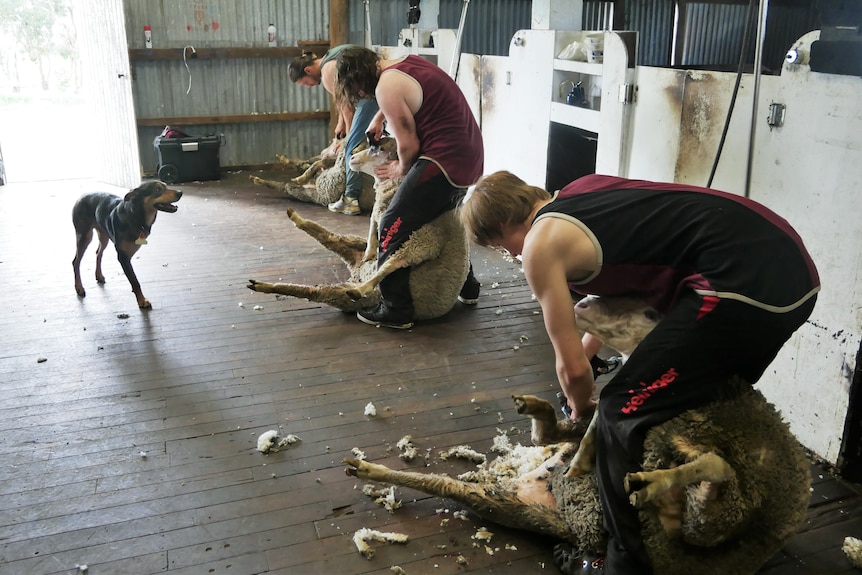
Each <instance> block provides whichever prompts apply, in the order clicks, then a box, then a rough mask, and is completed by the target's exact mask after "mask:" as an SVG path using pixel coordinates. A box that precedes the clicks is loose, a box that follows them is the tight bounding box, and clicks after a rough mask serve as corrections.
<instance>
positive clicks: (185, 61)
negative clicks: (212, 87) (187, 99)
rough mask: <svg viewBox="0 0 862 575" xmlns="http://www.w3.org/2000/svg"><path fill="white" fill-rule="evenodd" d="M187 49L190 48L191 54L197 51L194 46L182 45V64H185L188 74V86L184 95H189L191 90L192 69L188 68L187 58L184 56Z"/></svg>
mask: <svg viewBox="0 0 862 575" xmlns="http://www.w3.org/2000/svg"><path fill="white" fill-rule="evenodd" d="M189 50H191V51H192V54H197V51H196V50H195V47H194V46H186V47H184V48H183V64H185V65H186V72H187V73H188V75H189V87H188V89H187V90H186V96H188V95H189V92H191V91H192V71H191V70H190V69H189V61H188V59H187V58H186V53H187V52H188V51H189Z"/></svg>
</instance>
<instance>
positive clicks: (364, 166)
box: [350, 138, 398, 176]
mask: <svg viewBox="0 0 862 575" xmlns="http://www.w3.org/2000/svg"><path fill="white" fill-rule="evenodd" d="M397 159H398V146H397V145H396V143H395V138H380V140H379V142H377V145H375V146H371V147H368V148H366V149H361V148H359V147H357V148H356V150H355V151H354V152H353V154H352V155H351V156H350V169H351V170H353V171H354V172H362V173H364V174H368V175H369V176H373V175H374V167H375V166H379V165H380V164H382V163H384V162H391V161H393V160H397Z"/></svg>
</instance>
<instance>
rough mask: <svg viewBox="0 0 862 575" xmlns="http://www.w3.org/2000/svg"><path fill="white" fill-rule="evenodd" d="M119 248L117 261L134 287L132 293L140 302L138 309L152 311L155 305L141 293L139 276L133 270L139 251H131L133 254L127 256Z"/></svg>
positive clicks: (118, 247)
mask: <svg viewBox="0 0 862 575" xmlns="http://www.w3.org/2000/svg"><path fill="white" fill-rule="evenodd" d="M116 247H117V259H118V260H119V261H120V266H121V267H122V268H123V273H125V274H126V279H128V280H129V283H130V284H131V285H132V291H133V292H134V294H135V297H136V298H137V300H138V307H139V308H141V309H152V307H153V305H152V304H151V303H150V302H149V301H147V298H145V297H144V294H143V293H142V292H141V284H140V282H139V281H138V276H136V275H135V270H134V269H133V268H132V256H133V255H135V252H136V251H137V250H131V252H132V253H131V254H127V253H126V252H125V251H123V250H122V249H121V248H120V246H116Z"/></svg>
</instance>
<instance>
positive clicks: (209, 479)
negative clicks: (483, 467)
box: [0, 0, 862, 575]
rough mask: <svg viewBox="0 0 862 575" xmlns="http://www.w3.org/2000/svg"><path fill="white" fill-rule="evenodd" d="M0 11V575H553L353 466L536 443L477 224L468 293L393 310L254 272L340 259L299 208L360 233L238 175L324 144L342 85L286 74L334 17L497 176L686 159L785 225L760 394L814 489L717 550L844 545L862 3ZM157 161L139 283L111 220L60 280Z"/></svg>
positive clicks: (850, 512) (849, 514) (547, 378)
mask: <svg viewBox="0 0 862 575" xmlns="http://www.w3.org/2000/svg"><path fill="white" fill-rule="evenodd" d="M0 30H2V31H3V34H2V36H3V38H4V40H2V41H0V65H2V66H3V74H2V75H3V76H4V78H5V79H4V80H2V81H0V198H2V201H0V217H2V219H0V245H2V246H3V248H4V249H3V252H2V253H3V255H2V256H0V281H2V288H3V289H2V290H0V302H2V307H3V309H4V312H3V315H2V320H0V325H2V330H3V336H4V339H5V340H6V344H5V345H4V351H3V352H0V373H2V389H3V393H2V395H0V414H2V417H0V422H2V423H0V425H2V426H3V432H2V433H0V478H2V481H0V575H53V574H65V573H88V574H91V575H104V574H111V575H119V574H123V575H126V574H129V575H131V574H134V575H137V574H140V575H148V574H155V573H171V574H175V575H186V574H188V575H192V574H195V575H197V574H207V573H214V574H229V575H257V574H264V573H266V574H278V575H287V574H291V575H294V574H297V575H304V574H315V575H323V574H326V575H331V574H344V575H352V574H360V573H378V574H383V573H407V574H410V575H418V574H428V573H435V574H437V573H439V574H441V575H442V574H449V573H451V574H460V573H465V574H466V573H499V574H513V573H557V572H558V569H557V568H556V567H555V566H554V561H553V548H554V544H555V543H556V541H555V540H554V539H553V538H550V537H548V536H543V535H539V534H536V533H532V532H530V531H528V530H526V529H519V528H516V527H513V526H505V524H506V520H505V518H503V519H501V520H500V521H492V520H489V519H488V518H484V517H482V516H480V515H479V514H477V513H474V512H473V511H472V510H471V509H470V508H469V507H468V506H466V505H464V504H462V503H459V502H457V501H455V500H453V499H451V498H448V497H441V496H435V495H429V494H428V493H426V492H423V491H421V490H419V489H415V488H412V487H400V486H398V487H395V489H394V490H391V491H385V492H376V495H375V494H372V495H369V494H367V493H365V492H364V491H363V488H364V486H365V485H366V484H369V483H373V482H366V481H363V480H362V479H360V478H357V477H353V476H350V475H348V474H346V473H345V470H346V468H347V467H348V465H347V464H345V463H344V461H343V460H344V459H345V458H354V459H363V458H364V459H365V460H367V461H368V462H373V463H377V464H382V465H386V466H388V467H391V468H393V469H397V470H405V471H416V472H421V473H435V474H444V475H447V476H449V477H456V476H459V475H460V474H463V473H465V472H468V471H473V470H475V469H476V466H477V463H476V462H475V461H471V460H469V459H466V458H463V457H459V456H458V455H449V453H450V450H453V449H455V448H458V447H469V449H470V451H471V452H478V453H481V454H485V455H487V457H488V458H489V459H491V458H493V457H494V456H495V455H494V452H493V448H494V446H495V444H496V441H499V436H501V435H505V436H506V438H507V439H508V441H509V442H511V444H513V445H516V444H520V445H523V446H528V445H530V444H531V435H530V420H529V419H528V418H527V417H525V416H523V415H519V413H518V412H517V411H516V405H515V403H513V395H519V396H520V395H524V394H532V395H536V396H538V397H541V398H543V399H546V400H548V401H550V402H551V403H552V404H553V405H554V406H556V405H557V404H556V399H555V393H556V392H557V391H558V390H559V384H558V382H557V374H556V370H555V356H554V350H553V347H552V346H551V343H550V341H549V338H548V335H547V333H546V331H545V326H544V323H543V320H542V314H541V307H540V306H539V303H538V302H537V301H536V298H535V296H534V295H533V294H532V293H531V290H530V287H529V285H528V284H527V282H526V280H525V277H524V272H523V269H522V267H521V264H520V262H519V261H517V260H514V259H511V258H506V257H504V255H503V254H501V253H500V252H499V251H498V250H495V249H491V248H485V247H479V246H475V245H473V246H471V247H470V248H469V249H470V259H471V263H472V266H473V269H474V271H475V275H476V277H477V279H478V280H479V281H480V282H481V289H480V295H479V299H478V304H476V305H465V304H462V303H456V304H455V305H454V307H453V308H452V309H451V311H449V312H448V313H446V314H445V315H444V316H442V317H440V318H437V319H433V320H428V321H417V322H416V324H415V326H413V327H412V328H411V329H409V330H404V331H399V330H390V329H386V328H375V327H373V326H369V325H366V324H364V323H361V322H359V321H357V319H356V316H355V314H352V313H343V312H341V311H340V310H338V309H336V308H334V307H331V306H329V305H326V304H323V303H316V302H315V301H312V300H310V299H306V298H303V297H284V296H275V295H271V294H264V293H255V292H253V291H250V290H249V289H248V288H247V285H248V284H249V280H250V279H252V278H253V279H255V280H257V281H262V282H292V283H297V284H304V285H307V286H320V285H327V284H337V283H339V282H344V281H346V280H347V279H348V275H349V274H348V271H347V269H346V267H345V265H344V263H343V262H342V260H341V259H340V258H339V257H338V256H337V255H336V254H334V253H333V252H331V251H328V250H327V249H325V248H324V247H323V246H321V245H320V244H319V243H318V242H317V241H315V240H314V239H313V238H312V237H311V236H309V235H307V234H305V233H303V232H302V231H301V230H300V229H298V228H297V227H296V226H295V225H294V224H293V223H292V222H291V220H290V219H289V218H288V216H287V215H286V211H288V210H292V211H294V212H295V213H297V214H299V215H300V216H302V217H303V218H307V219H309V220H313V221H315V222H318V223H320V224H321V225H323V226H324V227H326V228H327V229H329V230H333V231H337V232H338V233H340V234H354V235H357V236H360V237H362V238H364V237H366V235H367V233H368V225H369V218H368V215H367V213H363V214H362V215H360V216H357V217H345V216H343V215H340V214H336V213H332V212H330V211H329V210H327V208H326V206H325V205H319V204H315V203H309V202H307V201H300V200H298V199H296V197H294V196H291V195H290V194H288V193H286V192H285V191H283V190H282V189H278V188H277V187H276V188H273V187H267V186H263V185H258V184H257V183H255V181H254V180H253V178H258V179H260V180H272V181H275V182H281V183H286V182H288V181H289V180H290V179H291V178H293V177H296V176H298V175H299V174H300V170H299V169H298V168H297V166H298V164H299V162H298V161H297V159H299V160H304V159H307V158H312V157H313V156H316V155H317V154H319V153H320V151H321V150H323V149H324V148H326V147H327V146H328V145H329V143H330V142H331V140H332V137H333V129H334V127H335V123H336V112H335V106H334V101H333V100H332V98H330V96H329V95H328V94H327V93H326V91H325V90H324V89H323V88H322V87H312V88H307V87H303V86H300V85H297V84H294V83H292V82H291V81H290V79H289V78H288V75H287V67H288V64H289V63H290V61H291V60H292V59H293V58H294V57H297V56H300V55H301V54H303V53H304V52H306V51H309V52H313V53H315V54H316V55H318V56H321V55H322V54H323V53H325V52H326V50H328V49H329V48H330V47H334V46H338V45H341V44H345V43H352V44H358V45H364V46H366V47H369V48H371V49H373V50H375V51H376V52H378V53H379V54H381V55H383V56H384V57H387V58H394V57H398V56H401V55H408V54H415V55H418V56H421V57H423V58H426V59H428V60H430V61H431V62H433V63H434V64H436V65H437V66H439V67H440V68H442V69H443V70H444V71H446V72H447V73H448V74H449V75H450V76H451V77H453V78H454V79H455V81H456V82H457V84H458V86H459V87H460V89H461V91H462V93H463V94H464V96H465V97H466V98H467V101H468V102H469V104H470V108H471V110H472V111H473V114H474V116H475V118H476V121H477V123H478V125H479V126H480V128H481V132H482V139H483V142H484V147H485V164H484V173H486V174H488V173H491V172H494V171H497V170H509V171H511V172H513V173H514V174H516V175H518V176H519V177H521V178H522V179H524V180H525V181H526V182H527V183H528V184H531V185H534V186H540V187H544V188H546V189H548V190H551V191H553V190H557V189H560V188H561V187H563V186H564V185H565V184H567V183H568V182H570V181H572V180H574V179H576V178H578V177H581V176H584V175H587V174H593V173H597V174H606V175H612V176H621V177H626V178H637V179H646V180H654V181H664V182H678V183H686V184H692V185H697V186H706V187H712V188H715V189H717V190H720V191H723V192H729V193H732V194H739V195H743V196H745V197H749V198H751V199H753V200H756V201H758V202H760V203H762V204H764V205H765V206H767V207H769V208H771V209H772V210H774V211H775V212H777V213H778V214H780V215H781V216H782V217H783V218H785V219H786V220H787V221H788V222H790V224H791V225H792V226H793V227H794V228H795V229H796V230H797V231H798V232H799V234H800V236H801V237H802V239H803V240H804V242H805V245H806V246H807V248H808V250H809V251H810V252H811V255H812V258H813V260H814V261H815V263H816V265H817V267H818V271H819V273H820V277H821V280H822V286H823V287H822V291H821V292H820V294H819V296H818V301H817V305H816V307H815V309H814V312H813V314H812V315H811V317H810V318H809V320H808V321H807V322H806V323H805V324H804V325H803V326H802V327H801V328H800V329H799V330H798V331H797V332H796V333H794V335H793V336H792V337H791V339H790V340H789V342H788V343H787V344H786V345H785V346H784V347H783V349H782V351H781V352H780V353H779V355H778V357H777V358H776V359H775V360H774V362H773V363H772V364H771V365H770V366H769V368H768V369H767V371H766V372H765V373H764V375H763V377H762V378H761V379H760V381H759V382H758V384H757V386H756V388H757V389H758V390H759V391H761V392H762V393H763V395H764V396H765V398H766V400H767V401H768V402H770V403H771V404H773V405H774V406H775V408H776V409H777V410H778V411H779V412H780V415H781V417H782V419H783V421H784V422H786V424H787V426H788V427H789V429H790V432H791V433H792V435H793V436H794V437H795V438H796V440H798V442H799V443H800V444H801V446H802V447H803V448H804V450H805V452H806V455H807V456H808V459H809V467H810V476H811V489H810V493H811V497H810V501H809V503H808V511H807V514H806V516H805V520H804V521H803V522H802V523H801V524H800V525H799V526H798V529H797V530H796V532H795V533H793V534H792V535H789V536H788V538H787V541H786V543H785V544H784V546H783V547H782V548H781V549H780V550H779V551H778V552H777V553H775V554H774V555H773V556H771V557H769V558H768V560H766V561H765V562H763V561H758V562H757V563H756V564H755V565H753V566H752V565H745V564H742V565H739V566H735V567H734V569H736V568H738V571H733V570H728V571H727V572H729V573H731V572H732V573H758V574H768V575H790V574H794V575H819V574H823V573H835V574H838V573H854V572H858V570H859V569H862V541H859V540H860V539H862V415H860V413H862V410H860V393H859V392H860V383H862V377H860V357H862V293H860V286H862V249H860V247H862V218H860V210H859V207H858V203H859V201H858V195H859V191H860V190H862V111H860V110H862V107H860V106H859V101H860V99H862V3H860V2H858V1H856V0H772V1H767V0H751V1H750V2H749V1H745V0H733V1H731V0H727V1H724V2H721V1H713V0H704V1H701V2H689V1H686V0H660V1H656V2H641V1H638V0H615V1H611V2H595V1H591V0H577V1H572V0H533V1H532V2H527V1H524V0H473V2H470V0H461V1H458V0H408V1H406V2H405V1H404V0H363V1H361V2H360V1H358V0H355V1H352V2H348V0H307V1H306V0H302V1H295V0H294V1H286V0H255V1H254V2H249V1H245V2H242V1H230V0H192V1H190V2H173V1H170V0H123V2H116V1H112V0H33V2H28V3H0ZM40 46H41V47H40ZM61 48H62V49H61ZM590 50H593V52H590ZM598 51H600V53H599V52H598ZM57 78H60V79H59V80H58V79H57ZM64 90H66V91H64ZM168 128H173V129H174V130H178V131H179V132H181V133H182V134H183V135H184V136H185V138H183V139H182V144H180V145H179V146H175V145H173V144H174V143H175V142H171V141H169V139H167V138H164V137H162V136H163V135H164V134H165V133H166V130H167V129H168ZM4 154H5V159H4ZM279 156H283V157H286V158H290V159H293V162H292V163H284V162H283V161H282V160H280V159H279ZM156 180H164V181H165V182H167V183H168V185H169V187H170V189H174V190H177V191H180V192H182V197H181V199H179V200H177V201H175V204H176V206H175V207H176V208H178V209H176V210H175V213H170V212H169V213H162V214H161V215H160V217H159V218H158V222H156V223H155V224H154V225H153V226H152V229H151V230H150V232H151V233H152V235H151V236H150V237H149V238H146V237H144V236H141V238H142V240H143V241H142V242H141V243H142V244H146V245H140V250H139V251H137V253H136V254H135V255H134V256H133V258H132V262H133V264H134V269H135V272H136V273H137V277H138V279H139V280H140V284H141V286H142V290H143V292H144V293H145V294H146V297H147V299H148V300H149V302H151V304H152V309H140V308H139V305H138V304H137V303H136V301H135V299H134V298H135V295H134V294H132V293H130V290H129V284H128V281H127V279H126V277H125V275H124V272H123V269H122V267H121V265H120V264H119V263H118V261H117V259H116V256H115V250H114V248H113V247H112V246H111V245H110V244H109V245H108V246H107V248H106V249H107V250H108V251H107V253H106V256H107V257H106V258H105V259H104V262H103V263H102V266H103V268H104V275H105V282H104V283H103V284H102V283H97V282H96V281H94V271H95V273H96V274H98V273H99V272H98V270H96V267H95V266H96V264H95V260H96V255H95V251H96V248H95V245H91V246H90V249H89V251H88V252H87V253H86V254H85V257H84V258H83V260H82V262H81V277H82V282H83V286H84V287H85V288H86V292H87V294H86V297H82V296H80V295H78V294H76V292H75V285H74V283H73V273H72V272H70V270H69V267H70V266H69V263H70V259H72V256H74V255H75V253H74V252H73V245H74V244H75V229H74V227H73V224H72V222H70V214H71V212H72V206H73V204H74V203H75V201H76V200H77V199H78V197H79V196H81V195H82V194H84V193H89V192H96V191H98V192H109V193H113V194H118V195H121V196H122V195H124V194H125V193H126V192H128V191H129V190H130V189H134V188H137V187H138V186H139V185H141V183H142V182H154V181H156ZM94 243H98V242H94ZM614 353H615V352H614V351H613V350H611V349H608V348H606V349H604V350H602V352H601V353H600V355H602V356H605V357H607V356H610V355H613V354H614ZM610 377H611V376H607V375H605V376H600V377H599V378H598V380H597V384H598V386H599V387H601V386H602V385H603V383H605V382H606V381H607V380H608V379H609V378H610ZM557 411H558V410H557ZM560 417H562V415H561V414H560ZM272 432H275V433H272ZM271 444H274V446H273V445H271ZM405 445H409V446H410V447H412V448H415V453H416V454H415V456H413V457H410V458H407V457H403V455H404V450H405ZM262 447H263V448H262ZM270 447H271V448H270ZM453 453H454V452H453ZM374 486H375V487H382V485H381V484H374ZM387 487H388V486H387ZM381 493H384V494H383V495H381ZM370 532H380V533H384V534H396V535H398V536H399V537H401V539H398V540H396V541H376V540H373V539H370V538H369V539H368V540H367V542H366V540H365V539H363V537H362V534H368V533H370ZM360 540H362V542H360V543H357V542H359V541H360ZM364 544H365V545H369V546H370V547H371V549H372V550H373V553H366V554H362V553H360V551H361V549H362V546H363V545H364Z"/></svg>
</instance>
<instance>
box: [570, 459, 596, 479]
mask: <svg viewBox="0 0 862 575" xmlns="http://www.w3.org/2000/svg"><path fill="white" fill-rule="evenodd" d="M589 472H590V469H584V466H583V465H578V464H577V463H576V462H575V460H574V459H573V460H572V462H571V463H569V469H568V470H566V477H567V478H568V479H573V478H575V477H580V476H581V475H586V474H587V473H589Z"/></svg>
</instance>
